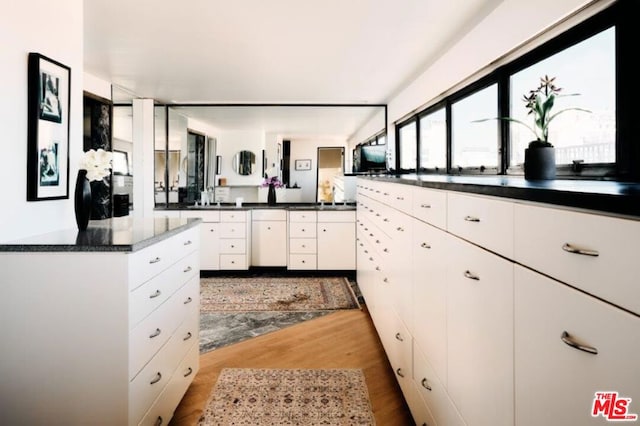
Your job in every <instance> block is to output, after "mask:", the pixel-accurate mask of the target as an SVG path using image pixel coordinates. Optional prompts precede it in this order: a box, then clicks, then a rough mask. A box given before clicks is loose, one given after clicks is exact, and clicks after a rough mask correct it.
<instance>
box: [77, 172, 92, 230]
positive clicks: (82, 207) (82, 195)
mask: <svg viewBox="0 0 640 426" xmlns="http://www.w3.org/2000/svg"><path fill="white" fill-rule="evenodd" d="M74 208H75V212H76V223H77V224H78V229H79V230H80V231H84V230H85V229H87V226H88V225H89V219H90V218H91V185H90V184H89V179H87V171H86V170H78V177H77V178H76V190H75V193H74Z"/></svg>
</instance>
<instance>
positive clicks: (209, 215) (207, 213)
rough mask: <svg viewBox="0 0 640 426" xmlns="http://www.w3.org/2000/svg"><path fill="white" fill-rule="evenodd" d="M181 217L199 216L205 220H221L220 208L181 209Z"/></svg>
mask: <svg viewBox="0 0 640 426" xmlns="http://www.w3.org/2000/svg"><path fill="white" fill-rule="evenodd" d="M180 217H183V218H187V217H199V218H201V219H202V221H203V222H220V210H197V209H193V210H181V211H180Z"/></svg>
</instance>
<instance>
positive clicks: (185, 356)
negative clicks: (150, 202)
mask: <svg viewBox="0 0 640 426" xmlns="http://www.w3.org/2000/svg"><path fill="white" fill-rule="evenodd" d="M149 225H150V229H154V225H155V224H154V223H150V224H149ZM145 226H146V225H145ZM113 232H116V230H113ZM117 232H121V231H117ZM125 232H126V231H125ZM136 232H140V233H142V232H145V231H144V230H142V229H141V228H140V229H137V228H135V224H134V230H133V231H131V233H132V234H135V233H136ZM73 234H74V235H75V234H76V232H75V231H74V232H73ZM199 256H200V254H199V230H198V228H194V227H192V228H188V229H184V230H180V231H178V233H176V234H175V235H173V236H170V237H168V238H166V239H163V240H161V241H159V242H156V243H154V244H151V245H149V246H148V247H145V248H142V249H140V250H138V251H134V252H131V251H95V252H79V251H73V250H71V251H52V252H33V251H26V252H2V253H0V268H1V269H2V271H3V272H2V274H3V279H2V287H1V289H0V292H1V293H2V297H1V298H0V300H2V301H1V302H0V321H2V324H5V325H6V327H3V328H2V330H0V339H1V340H2V342H3V345H2V349H0V359H2V362H0V377H2V380H3V384H4V385H3V386H1V387H0V423H2V424H47V423H60V424H65V425H87V424H92V425H94V424H96V425H137V424H160V423H162V424H167V423H168V422H169V420H170V419H171V417H172V415H173V411H174V410H175V408H176V406H177V405H178V403H179V401H180V399H181V398H182V396H183V395H184V393H185V392H186V390H187V387H188V386H189V384H190V383H191V381H192V380H193V378H194V376H195V375H196V373H197V371H198V368H199V354H198V332H199V312H200V309H199V308H200V289H199V276H198V271H199Z"/></svg>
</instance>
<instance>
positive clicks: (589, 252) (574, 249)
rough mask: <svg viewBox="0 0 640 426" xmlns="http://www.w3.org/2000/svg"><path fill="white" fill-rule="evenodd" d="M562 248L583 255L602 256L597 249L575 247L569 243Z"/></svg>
mask: <svg viewBox="0 0 640 426" xmlns="http://www.w3.org/2000/svg"><path fill="white" fill-rule="evenodd" d="M562 250H564V251H567V252H569V253H575V254H581V255H583V256H593V257H598V256H600V253H599V252H598V251H597V250H588V249H581V248H577V247H573V246H572V245H571V244H569V243H564V245H563V246H562Z"/></svg>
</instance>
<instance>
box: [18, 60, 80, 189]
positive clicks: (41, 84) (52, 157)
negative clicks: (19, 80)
mask: <svg viewBox="0 0 640 426" xmlns="http://www.w3.org/2000/svg"><path fill="white" fill-rule="evenodd" d="M28 79H29V89H28V134H27V144H28V147H27V156H28V158H27V201H40V200H54V199H62V198H69V102H70V98H71V96H70V95H71V68H69V67H67V66H66V65H63V64H61V63H59V62H57V61H54V60H53V59H49V58H47V57H46V56H43V55H40V54H39V53H29V65H28Z"/></svg>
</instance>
